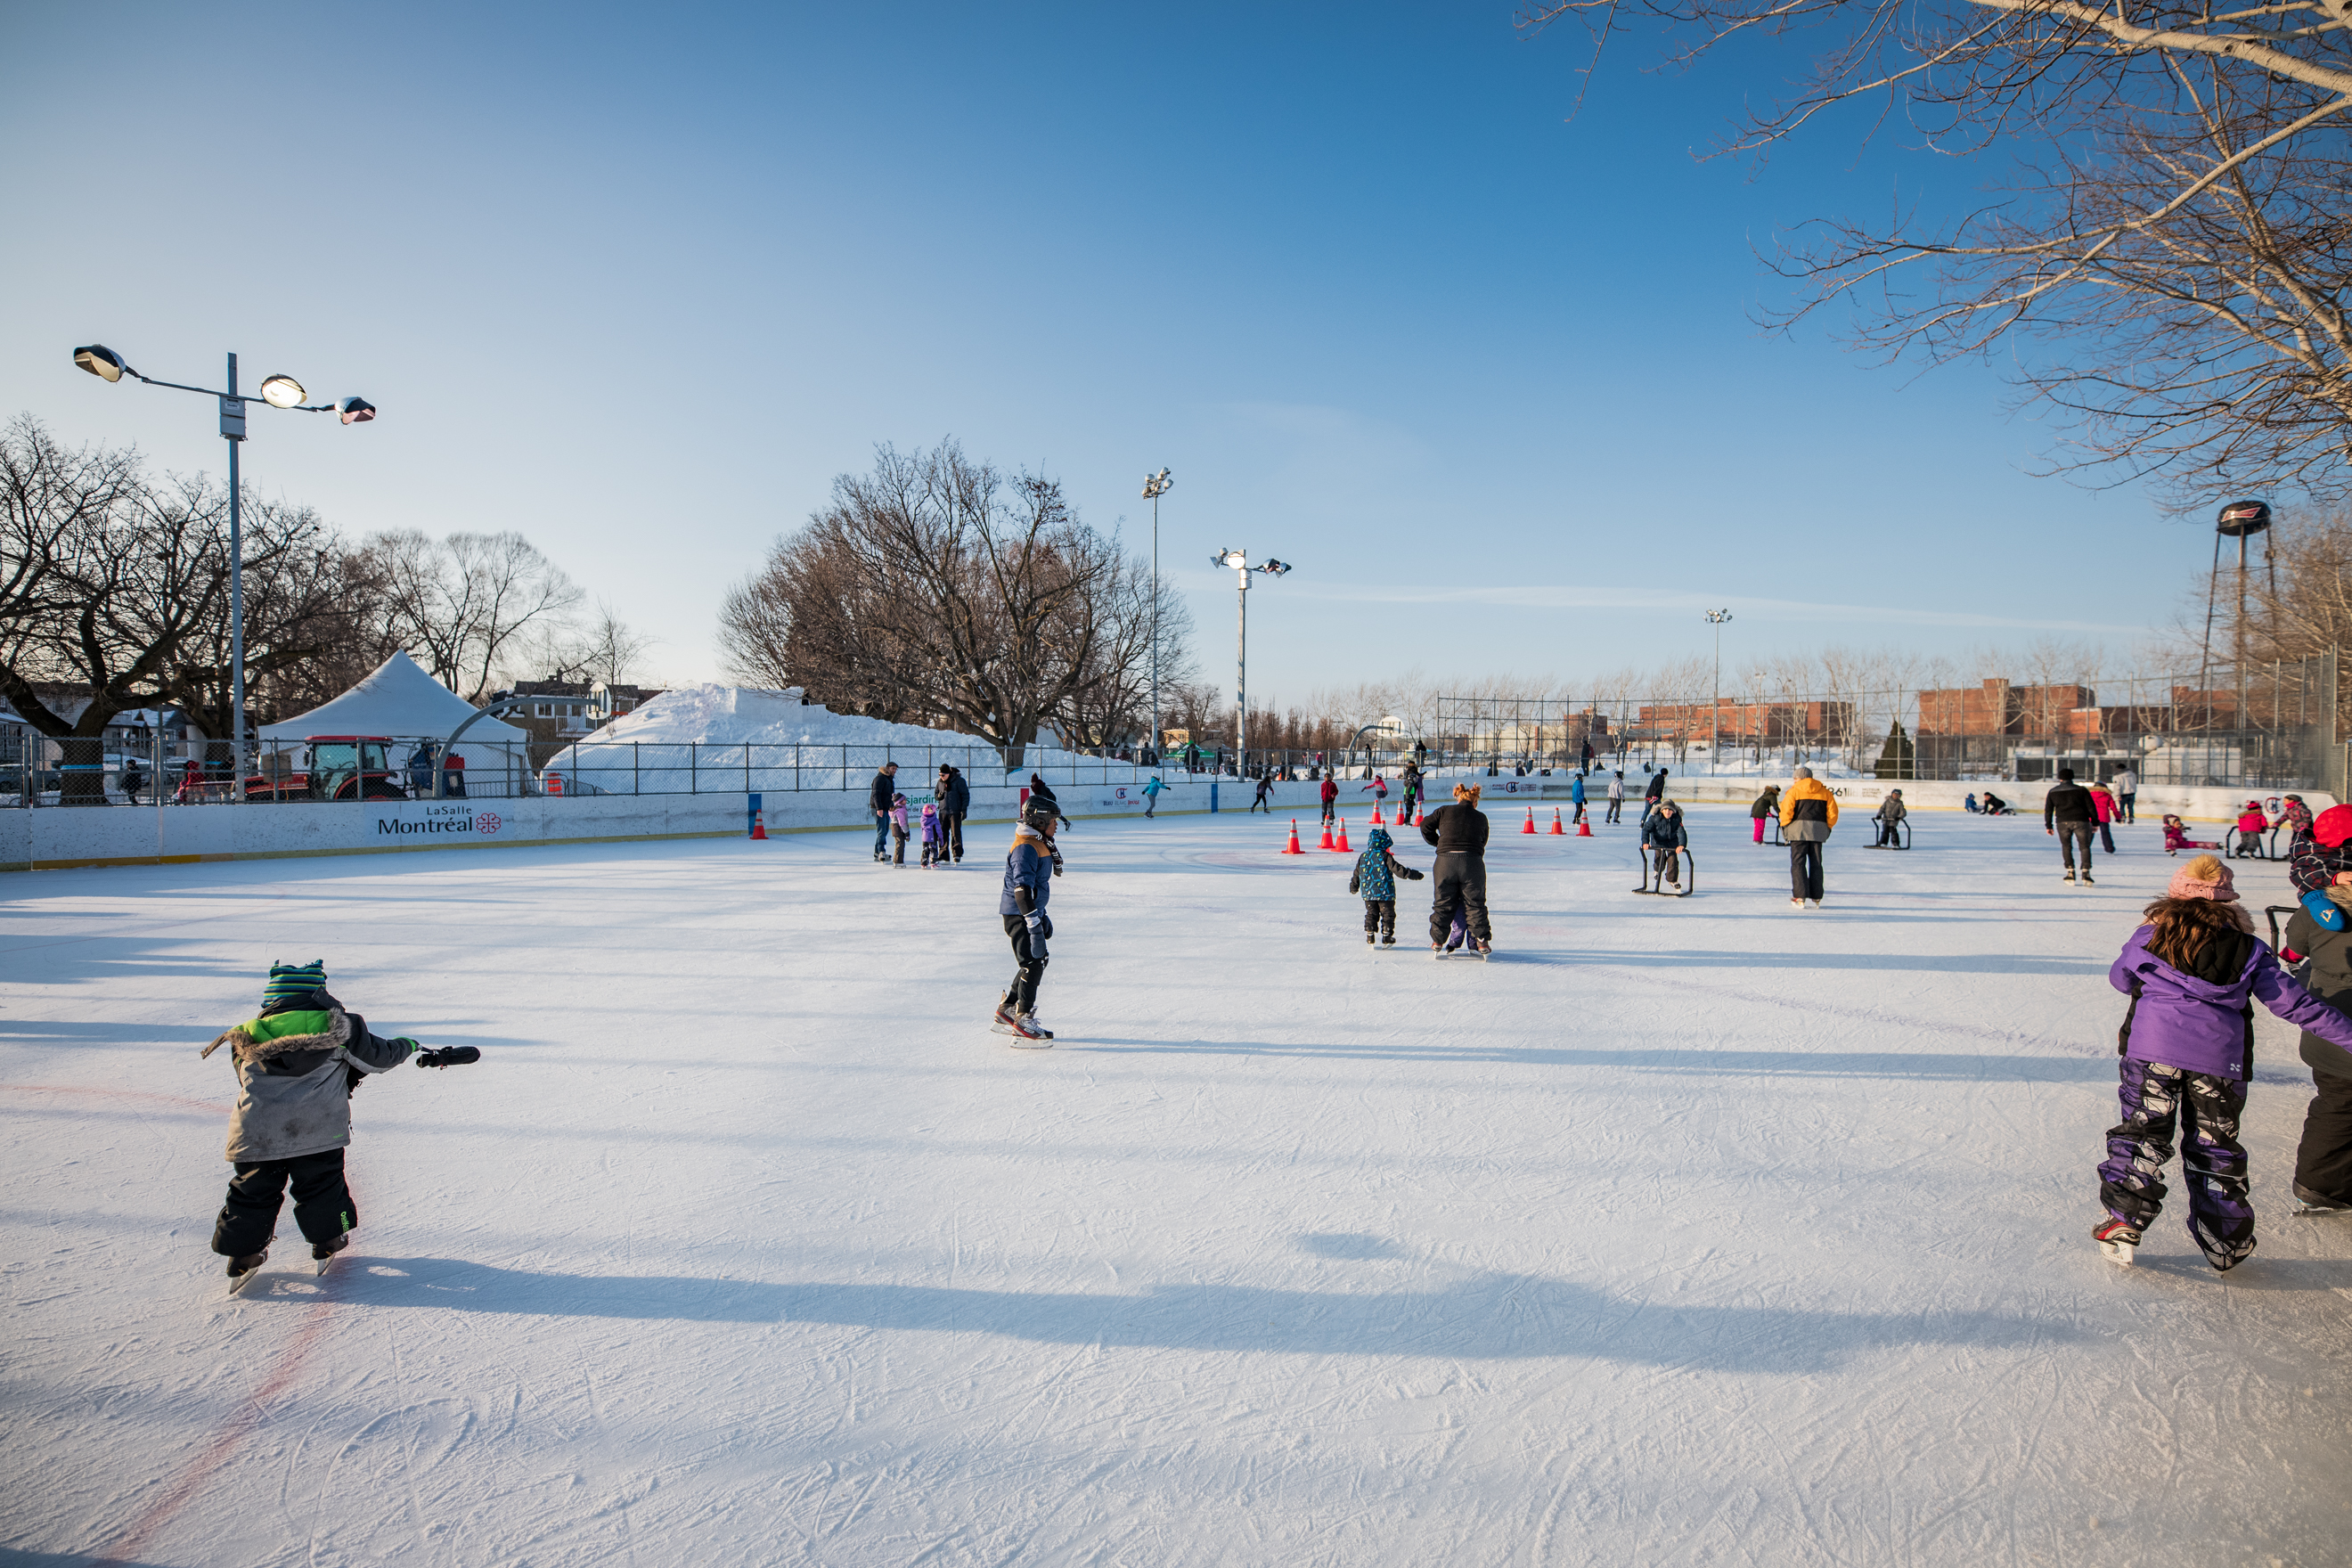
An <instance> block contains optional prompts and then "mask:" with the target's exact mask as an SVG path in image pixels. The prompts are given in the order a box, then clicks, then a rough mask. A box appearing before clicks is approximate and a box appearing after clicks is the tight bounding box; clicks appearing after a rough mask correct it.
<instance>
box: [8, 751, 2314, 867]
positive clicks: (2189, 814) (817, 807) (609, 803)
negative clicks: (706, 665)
mask: <svg viewBox="0 0 2352 1568" xmlns="http://www.w3.org/2000/svg"><path fill="white" fill-rule="evenodd" d="M900 776H901V778H907V777H908V775H907V774H906V773H901V774H900ZM1572 776H1573V775H1571V774H1567V773H1553V774H1550V775H1549V776H1545V775H1541V774H1533V773H1531V774H1528V775H1527V776H1526V777H1523V778H1522V777H1515V776H1513V775H1510V774H1507V773H1506V774H1501V775H1498V776H1496V777H1492V778H1489V777H1484V776H1477V775H1470V776H1468V777H1467V779H1466V782H1471V783H1475V784H1479V785H1481V786H1482V790H1483V796H1482V798H1483V803H1484V805H1485V806H1486V810H1487V811H1488V812H1489V813H1490V814H1491V815H1493V816H1494V817H1495V819H1496V831H1498V832H1508V831H1511V830H1512V827H1513V823H1512V821H1511V819H1512V818H1513V817H1517V818H1518V820H1519V823H1520V824H1524V823H1525V821H1526V817H1525V816H1524V812H1525V811H1526V810H1527V809H1528V808H1530V807H1531V808H1533V810H1534V811H1535V815H1536V823H1537V826H1538V828H1541V829H1545V830H1549V827H1550V826H1551V815H1552V812H1553V811H1554V810H1556V809H1558V810H1564V809H1565V808H1566V806H1567V803H1568V795H1569V784H1570V779H1571V778H1572ZM1177 778H1178V780H1179V781H1181V782H1177V783H1173V784H1170V785H1169V787H1168V789H1167V790H1166V791H1165V792H1164V793H1163V794H1162V795H1161V796H1160V807H1159V813H1160V815H1162V816H1169V815H1184V814H1188V813H1194V812H1205V811H1207V810H1209V809H1210V791H1211V787H1212V786H1211V784H1210V782H1209V780H1208V779H1207V778H1206V777H1201V778H1197V779H1193V780H1190V781H1185V780H1184V775H1183V774H1181V773H1180V774H1178V775H1177ZM1668 779H1669V784H1670V787H1669V789H1668V792H1667V793H1668V794H1669V795H1671V796H1672V797H1673V798H1674V799H1675V800H1679V801H1687V802H1695V803H1710V802H1721V803H1725V804H1729V805H1740V806H1745V805H1748V802H1750V801H1751V800H1753V799H1754V798H1755V795H1756V792H1757V791H1758V790H1759V788H1760V787H1761V785H1760V784H1759V783H1758V782H1757V781H1756V780H1754V779H1752V778H1725V779H1721V780H1715V781H1710V780H1708V779H1707V778H1706V776H1705V775H1699V776H1697V777H1694V778H1683V777H1677V776H1675V775H1674V774H1671V773H1670V774H1669V775H1668ZM1604 781H1605V775H1596V776H1595V777H1593V778H1591V779H1588V780H1587V781H1586V793H1587V796H1588V799H1589V800H1591V802H1593V803H1596V805H1597V803H1599V802H1600V801H1601V799H1602V798H1603V797H1604V795H1605V782H1604ZM1457 782H1465V780H1464V779H1461V778H1457V777H1455V776H1452V775H1449V776H1446V777H1444V778H1438V779H1433V780H1432V781H1431V792H1432V795H1433V798H1434V799H1435V800H1436V801H1441V802H1442V801H1444V799H1446V798H1447V797H1448V796H1449V795H1451V793H1452V790H1453V786H1454V784H1455V783H1457ZM1644 782H1645V780H1644V779H1643V777H1642V776H1639V775H1637V774H1635V773H1633V772H1632V771H1630V770H1629V771H1628V773H1627V774H1626V779H1625V783H1626V792H1627V795H1628V796H1629V797H1636V796H1638V795H1640V793H1641V790H1642V785H1643V783H1644ZM1778 782H1779V783H1780V784H1781V786H1782V787H1783V788H1786V787H1787V785H1788V784H1789V783H1790V781H1789V780H1787V779H1782V780H1780V781H1778ZM1823 782H1825V783H1827V784H1829V786H1830V788H1831V789H1832V791H1833V792H1835V794H1836V795H1837V799H1838V802H1839V805H1840V808H1841V810H1843V811H1858V812H1859V813H1861V814H1862V815H1864V816H1867V815H1869V814H1870V813H1872V812H1874V811H1876V810H1877V809H1878V806H1879V804H1880V803H1881V802H1882V801H1884V800H1885V798H1886V792H1887V791H1888V790H1889V789H1893V788H1900V789H1901V790H1902V791H1903V799H1904V802H1905V804H1906V805H1908V806H1909V808H1910V809H1911V810H1913V811H1958V810H1960V809H1961V805H1960V801H1961V797H1962V796H1963V795H1968V794H1969V793H1970V792H1971V791H1974V792H1976V793H1979V794H1981V793H1982V791H1983V788H1984V786H1983V785H1981V784H1938V783H1933V782H1928V781H1921V780H1915V781H1911V782H1907V783H1902V784H1886V783H1882V782H1880V781H1878V780H1875V779H1830V780H1825V781H1823ZM908 784H910V785H913V786H914V787H911V788H908V789H907V790H906V792H905V793H906V794H907V796H908V800H909V801H911V802H916V803H918V804H919V802H921V801H922V800H924V799H927V798H929V797H928V795H924V794H922V793H919V792H920V791H922V790H925V789H928V787H929V780H914V779H908ZM1214 787H1215V790H1216V795H1217V808H1218V809H1219V810H1221V811H1228V812H1239V811H1245V810H1247V809H1248V806H1249V804H1250V801H1251V799H1252V797H1253V796H1254V795H1255V793H1256V785H1255V784H1252V783H1249V782H1246V781H1236V780H1234V779H1230V778H1226V779H1220V780H1218V781H1217V782H1216V784H1215V786H1214ZM1995 787H1996V788H1997V789H1999V790H2000V795H2001V798H2002V799H2004V800H2006V801H2008V802H2010V804H2011V805H2014V806H2015V807H2016V808H2017V809H2018V811H2019V812H2020V813H2021V814H2024V815H2028V816H2031V815H2033V814H2035V813H2038V812H2039V811H2040V810H2041V809H2042V795H2043V794H2044V793H2045V792H2046V790H2047V789H2048V787H2049V786H2047V785H2046V784H2011V785H2005V786H2002V785H1997V786H1995ZM1321 789H1322V786H1321V785H1320V784H1317V783H1311V782H1307V781H1304V780H1302V781H1299V782H1297V783H1289V784H1276V786H1275V789H1274V803H1275V807H1276V810H1275V815H1276V816H1277V817H1279V818H1283V819H1285V820H1286V819H1288V818H1290V817H1293V816H1296V817H1298V818H1300V819H1301V824H1302V826H1305V825H1306V824H1307V823H1310V822H1312V821H1313V820H1314V819H1315V818H1317V817H1318V816H1320V800H1321ZM1339 792H1340V794H1339V814H1340V815H1341V816H1343V817H1345V818H1347V820H1348V821H1349V824H1350V825H1351V826H1352V827H1353V828H1354V829H1355V831H1357V832H1361V831H1362V829H1363V827H1364V826H1365V825H1366V824H1367V823H1368V821H1369V819H1370V816H1371V812H1372V800H1373V797H1372V795H1370V793H1369V792H1367V791H1366V790H1365V789H1364V788H1363V787H1362V784H1361V781H1360V780H1352V779H1350V780H1343V781H1341V783H1340V785H1339ZM2274 793H2275V792H2272V793H2266V794H2264V795H2262V796H2261V797H2260V798H2262V799H2263V801H2264V802H2265V804H2267V803H2268V801H2269V800H2271V799H2272V798H2273V795H2274ZM1055 794H1056V795H1057V797H1058V798H1059V799H1060V801H1061V803H1062V808H1063V809H1064V810H1065V811H1066V812H1067V813H1068V814H1069V816H1071V817H1072V818H1074V819H1083V818H1087V817H1100V816H1141V815H1142V814H1143V792H1142V789H1141V787H1140V786H1139V785H1136V784H1077V785H1070V784H1065V785H1062V786H1060V787H1059V788H1058V789H1057V790H1056V791H1055ZM971 795H972V806H971V817H970V819H969V823H968V826H984V825H986V824H990V823H1003V822H1010V821H1011V820H1012V819H1013V813H1014V811H1015V810H1016V809H1017V807H1018V804H1019V800H1020V793H1019V791H1018V790H1017V789H1016V788H1013V787H1008V786H1000V785H994V784H977V785H974V786H973V787H972V792H971ZM1397 798H1398V796H1397V795H1396V792H1395V791H1394V790H1393V789H1391V793H1390V796H1389V799H1390V801H1391V805H1393V804H1394V803H1395V801H1396V800H1397ZM2252 798H2255V797H2254V796H2253V795H2250V794H2242V793H2240V792H2237V791H2234V790H2221V789H2189V788H2178V787H2152V788H2145V789H2142V790H2141V791H2140V793H2139V801H2138V807H2139V814H2140V815H2141V816H2144V817H2147V818H2150V819H2153V818H2154V817H2156V816H2161V815H2162V814H2163V813H2165V812H2168V811H2171V812H2178V813H2179V815H2180V816H2183V817H2186V818H2187V819H2188V820H2189V821H2191V822H2200V823H2215V822H2221V821H2226V820H2229V819H2231V818H2233V817H2234V816H2236V815H2237V813H2238V811H2239V809H2241V808H2242V806H2243V805H2244V803H2245V802H2246V801H2247V800H2249V799H2252ZM2304 799H2305V802H2307V803H2308V804H2309V805H2310V806H2311V808H2312V810H2313V811H2315V812H2318V811H2324V810H2326V808H2327V807H2328V806H2330V805H2334V804H2336V802H2335V798H2334V797H2333V796H2331V795H2323V794H2319V793H2317V792H2305V794H2304ZM1635 809H1636V810H1638V809H1639V808H1638V806H1637V807H1636V808H1635ZM761 812H762V815H763V817H764V820H765V823H766V826H767V830H768V832H770V833H771V834H782V833H817V832H829V831H840V830H843V829H859V828H870V827H871V826H872V825H873V820H874V819H873V818H872V817H871V816H868V815H867V814H866V792H865V790H864V789H863V788H859V789H856V790H810V791H802V792H799V793H785V794H776V793H772V792H762V793H761ZM750 824H751V797H750V796H749V795H746V794H745V793H744V792H742V791H740V790H736V791H730V792H728V793H725V794H712V795H574V796H565V797H562V798H532V799H526V800H480V801H464V800H450V801H406V800H395V801H368V802H364V803H322V804H293V805H173V806H165V807H163V808H161V809H148V808H145V807H136V806H112V807H107V808H103V809H100V808H75V809H65V808H41V809H37V810H32V811H5V812H0V870H11V871H24V870H46V869H56V868H64V867H70V866H137V865H156V864H172V863H179V862H189V861H202V860H257V859H273V858H283V857H290V856H305V855H373V854H394V853H400V852H403V851H408V850H417V849H454V848H490V847H498V846H500V845H531V844H579V843H597V842H617V841H622V840H627V839H646V838H724V837H739V836H740V835H743V834H745V833H748V832H749V831H750Z"/></svg>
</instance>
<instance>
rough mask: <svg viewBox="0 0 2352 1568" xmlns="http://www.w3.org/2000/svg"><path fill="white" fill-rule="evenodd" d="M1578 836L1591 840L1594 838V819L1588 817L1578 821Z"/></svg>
mask: <svg viewBox="0 0 2352 1568" xmlns="http://www.w3.org/2000/svg"><path fill="white" fill-rule="evenodd" d="M1576 836H1577V837H1579V838H1590V837H1592V818H1591V817H1589V816H1587V817H1583V818H1581V819H1580V820H1579V821H1578V823H1577V825H1576Z"/></svg>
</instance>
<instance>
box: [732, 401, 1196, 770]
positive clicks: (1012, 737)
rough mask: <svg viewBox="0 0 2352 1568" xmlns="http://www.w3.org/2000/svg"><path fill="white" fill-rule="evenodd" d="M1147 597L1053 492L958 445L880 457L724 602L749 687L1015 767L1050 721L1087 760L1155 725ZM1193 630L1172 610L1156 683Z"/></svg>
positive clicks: (736, 670) (845, 480)
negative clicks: (924, 731)
mask: <svg viewBox="0 0 2352 1568" xmlns="http://www.w3.org/2000/svg"><path fill="white" fill-rule="evenodd" d="M1150 600H1151V589H1150V577H1149V575H1148V574H1141V575H1139V571H1138V567H1137V564H1136V563H1134V562H1132V561H1131V560H1129V557H1128V556H1127V554H1126V552H1124V551H1123V550H1122V549H1121V548H1120V546H1119V544H1118V541H1117V540H1116V539H1109V538H1105V537H1104V536H1103V535H1101V534H1098V533H1097V532H1096V531H1094V530H1093V529H1091V528H1089V527H1087V525H1086V524H1085V523H1084V522H1082V521H1079V519H1078V517H1077V515H1076V512H1075V511H1074V510H1072V509H1071V507H1070V506H1069V504H1068V502H1067V501H1066V500H1065V499H1064V498H1063V495H1062V491H1061V486H1060V484H1059V483H1058V482H1057V481H1055V480H1054V479H1049V478H1046V477H1045V476H1044V475H1039V474H1029V473H1022V474H1013V475H1008V474H1004V473H1003V472H1000V471H999V470H998V469H996V468H994V467H992V466H991V465H989V464H986V463H982V462H975V461H973V460H972V459H971V458H967V457H966V456H965V455H964V453H963V450H962V448H961V447H958V446H957V445H956V444H955V443H954V442H953V441H948V442H945V443H942V444H941V445H940V446H939V447H936V448H933V449H932V450H930V451H928V452H925V451H915V452H911V453H901V452H899V451H898V450H897V449H896V448H894V447H887V446H886V447H880V448H878V449H877V453H876V457H875V464H874V468H873V469H872V471H871V472H869V473H866V474H845V475H843V476H841V477H840V478H839V479H835V481H834V492H833V500H832V501H831V502H830V503H829V504H828V505H826V506H825V507H824V509H823V510H820V511H818V512H817V513H816V514H815V516H814V517H813V518H812V519H811V520H810V522H809V526H808V527H807V528H805V529H803V531H801V532H799V533H797V534H795V535H793V536H792V537H791V538H789V539H785V540H782V541H779V542H778V543H777V545H776V547H775V549H774V550H773V551H772V552H771V554H770V556H769V558H768V561H767V563H766V565H765V566H764V567H762V568H761V571H760V572H759V573H758V574H756V575H755V576H753V577H752V578H751V581H749V582H747V583H745V584H743V585H742V586H741V587H740V588H738V589H737V590H736V591H735V592H734V593H733V594H731V595H729V597H728V601H727V604H726V605H725V607H724V609H723V610H722V611H721V613H720V617H719V647H720V649H721V652H722V654H723V656H724V658H726V661H727V663H728V666H729V668H730V672H731V673H732V674H733V675H734V676H735V677H736V678H737V679H742V680H748V681H757V682H760V683H761V684H765V685H772V686H780V687H781V686H798V687H800V688H801V689H803V691H805V692H806V693H807V694H808V696H809V697H810V699H811V700H814V701H821V702H824V704H825V705H826V706H828V707H830V708H833V709H834V710H836V711H842V712H852V713H863V714H868V715H871V716H873V717H876V718H882V719H890V720H896V721H922V722H930V723H939V724H942V725H945V726H947V727H950V728H954V729H959V730H962V731H966V732H968V733H971V734H976V735H979V736H981V737H982V738H983V739H985V740H987V741H988V742H991V743H992V744H993V745H995V746H996V747H997V748H998V750H999V751H1000V752H1002V754H1003V757H1004V762H1005V765H1006V766H1007V767H1008V768H1013V767H1018V766H1020V765H1021V761H1022V757H1023V754H1024V751H1025V750H1026V748H1027V747H1028V746H1029V745H1030V744H1031V743H1032V742H1034V741H1035V739H1036V738H1037V732H1038V730H1039V728H1040V726H1041V725H1043V724H1045V723H1047V722H1052V723H1055V725H1057V726H1058V727H1059V728H1060V729H1061V730H1062V731H1063V732H1064V734H1065V736H1066V739H1068V740H1069V741H1071V742H1074V743H1077V744H1094V745H1102V744H1108V743H1109V742H1111V741H1112V740H1114V739H1125V738H1127V737H1129V736H1131V735H1133V734H1135V733H1137V732H1138V731H1139V728H1140V727H1141V726H1142V725H1144V724H1145V723H1148V720H1147V719H1146V718H1145V717H1144V715H1143V714H1142V712H1141V709H1142V707H1143V706H1145V705H1146V704H1145V702H1144V701H1143V700H1139V693H1140V679H1141V674H1140V672H1141V671H1143V670H1144V669H1146V668H1148V665H1147V663H1146V661H1147V660H1148V658H1149V650H1150V643H1149V637H1148V632H1149V627H1150V619H1151V604H1150ZM1186 630H1187V623H1186V621H1185V618H1184V613H1183V609H1182V606H1181V604H1178V603H1176V602H1174V601H1173V600H1172V599H1170V598H1166V597H1165V596H1163V602H1162V605H1161V606H1160V645H1161V667H1162V671H1163V676H1164V675H1165V674H1166V672H1167V671H1168V670H1169V669H1171V668H1174V669H1175V670H1176V672H1177V674H1178V675H1180V676H1181V673H1182V672H1183V665H1184V660H1183V657H1182V653H1181V643H1182V638H1183V637H1184V634H1185V632H1186ZM1171 650H1172V657H1171Z"/></svg>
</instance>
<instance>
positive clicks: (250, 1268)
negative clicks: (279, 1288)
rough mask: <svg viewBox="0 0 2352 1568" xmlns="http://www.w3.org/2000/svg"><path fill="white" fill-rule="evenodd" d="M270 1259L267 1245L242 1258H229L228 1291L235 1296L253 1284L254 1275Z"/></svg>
mask: <svg viewBox="0 0 2352 1568" xmlns="http://www.w3.org/2000/svg"><path fill="white" fill-rule="evenodd" d="M268 1261H269V1249H268V1247H263V1248H262V1249H261V1250H260V1251H258V1252H248V1253H247V1254H246V1255H245V1256H244V1257H242V1258H230V1259H229V1260H228V1293H229V1294H230V1295H232V1296H234V1295H236V1293H237V1292H238V1291H239V1290H242V1289H245V1288H246V1287H247V1285H250V1284H252V1283H253V1277H254V1276H255V1275H257V1274H258V1273H260V1272H261V1266H262V1265H263V1264H265V1263H267V1262H268Z"/></svg>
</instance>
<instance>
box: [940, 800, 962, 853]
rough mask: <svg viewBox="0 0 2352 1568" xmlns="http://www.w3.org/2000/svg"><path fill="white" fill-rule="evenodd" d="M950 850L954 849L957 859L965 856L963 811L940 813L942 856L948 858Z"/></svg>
mask: <svg viewBox="0 0 2352 1568" xmlns="http://www.w3.org/2000/svg"><path fill="white" fill-rule="evenodd" d="M950 851H953V858H955V859H958V860H961V859H962V858H963V813H962V812H961V811H958V812H945V811H943V812H941V813H940V859H942V860H945V859H948V858H950Z"/></svg>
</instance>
